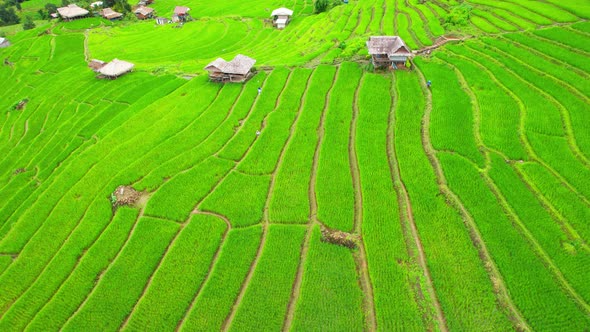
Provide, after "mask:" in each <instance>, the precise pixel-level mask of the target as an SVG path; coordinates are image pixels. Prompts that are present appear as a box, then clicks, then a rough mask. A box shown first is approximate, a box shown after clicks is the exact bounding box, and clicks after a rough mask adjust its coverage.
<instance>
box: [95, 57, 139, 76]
mask: <svg viewBox="0 0 590 332" xmlns="http://www.w3.org/2000/svg"><path fill="white" fill-rule="evenodd" d="M133 67H135V65H134V64H132V63H130V62H127V61H122V60H119V59H114V60H113V61H111V62H109V63H107V64H106V65H104V67H102V68H100V70H99V71H98V72H99V73H101V74H103V75H104V76H109V77H117V76H121V75H123V74H125V73H127V72H130V71H131V69H133Z"/></svg>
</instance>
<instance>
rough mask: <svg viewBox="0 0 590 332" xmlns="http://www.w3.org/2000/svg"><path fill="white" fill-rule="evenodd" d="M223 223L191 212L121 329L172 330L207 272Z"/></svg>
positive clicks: (220, 235)
mask: <svg viewBox="0 0 590 332" xmlns="http://www.w3.org/2000/svg"><path fill="white" fill-rule="evenodd" d="M227 227H228V226H227V225H226V224H225V222H223V220H221V219H219V218H216V217H213V216H208V215H193V216H192V217H191V219H190V221H189V222H188V224H187V225H186V226H185V227H184V228H183V229H182V231H181V232H180V234H179V235H178V238H177V239H176V240H175V241H174V244H173V245H172V246H171V247H170V250H169V251H168V253H167V254H166V256H165V257H164V259H163V260H162V263H161V264H160V266H159V267H158V270H157V271H156V272H155V273H154V275H153V277H152V278H151V283H150V286H149V288H147V290H146V292H145V293H144V294H143V296H142V297H141V299H140V300H139V301H138V302H137V304H136V305H135V308H134V310H133V312H132V313H131V316H129V318H128V321H127V324H126V326H125V327H124V329H123V330H131V331H135V330H144V331H147V330H151V331H163V330H173V329H174V328H175V327H176V326H177V325H178V322H179V321H180V320H181V319H182V316H183V313H184V312H185V311H186V310H187V308H188V307H189V305H190V302H191V300H192V298H193V295H194V294H195V292H196V291H197V290H198V289H199V288H200V287H201V285H202V284H203V282H204V281H205V279H206V277H207V274H208V273H209V266H210V265H211V263H212V260H213V257H214V255H215V253H216V252H217V250H219V248H220V246H221V245H222V243H223V239H224V234H225V233H226V232H227Z"/></svg>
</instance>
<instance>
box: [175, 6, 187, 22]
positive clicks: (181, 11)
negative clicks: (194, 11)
mask: <svg viewBox="0 0 590 332" xmlns="http://www.w3.org/2000/svg"><path fill="white" fill-rule="evenodd" d="M189 10H191V9H190V8H188V7H185V6H176V7H175V8H174V15H173V16H172V21H173V22H181V21H182V22H184V21H185V20H186V16H187V15H188V12H189Z"/></svg>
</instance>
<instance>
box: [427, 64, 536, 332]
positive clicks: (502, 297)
mask: <svg viewBox="0 0 590 332" xmlns="http://www.w3.org/2000/svg"><path fill="white" fill-rule="evenodd" d="M416 72H417V73H418V75H419V78H420V83H421V86H422V90H423V93H424V95H425V96H426V105H425V109H424V117H423V119H422V145H423V147H424V151H425V153H426V156H427V157H428V159H429V161H430V163H431V165H432V168H433V169H434V172H435V174H436V178H437V182H438V186H439V188H440V191H441V192H442V193H443V195H444V196H445V198H446V200H447V201H448V202H450V203H451V205H452V206H453V207H454V208H456V209H457V210H458V211H459V213H460V215H461V217H462V219H463V222H464V224H465V226H466V227H467V230H468V233H469V237H470V238H471V242H472V243H473V246H474V247H475V248H476V249H477V251H478V253H479V257H480V259H481V260H482V263H483V266H484V267H485V269H486V271H487V273H488V277H489V278H490V281H491V283H492V286H493V287H494V292H495V295H496V298H497V299H498V304H499V306H500V308H501V309H502V311H504V312H505V313H506V314H507V316H508V318H509V319H510V320H511V321H512V323H513V326H514V327H515V329H517V330H519V329H524V330H531V328H530V327H529V326H528V324H527V322H526V320H525V319H524V317H523V316H522V314H521V313H520V311H519V310H518V309H517V307H516V306H515V305H514V303H513V302H512V299H511V298H510V295H509V293H508V289H507V288H506V285H505V284H504V279H503V278H502V275H501V274H500V271H499V270H498V268H497V266H496V264H495V263H494V261H493V260H492V258H491V255H490V253H489V251H488V249H487V246H486V244H485V242H484V241H483V238H482V236H481V234H480V233H479V230H478V228H477V226H476V224H475V221H474V220H473V218H472V217H471V215H470V214H469V212H468V211H467V209H466V208H465V206H464V205H463V203H462V202H461V200H460V199H459V197H458V196H457V195H455V193H454V192H453V191H451V189H450V188H449V187H448V185H447V181H446V178H445V175H444V173H443V171H442V166H441V165H440V162H439V161H438V159H437V158H436V152H435V150H434V147H433V146H432V142H431V140H430V114H431V112H432V94H431V92H430V90H428V89H426V88H425V87H426V79H425V78H424V75H423V74H422V72H421V71H420V70H419V69H418V68H416Z"/></svg>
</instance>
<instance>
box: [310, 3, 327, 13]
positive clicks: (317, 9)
mask: <svg viewBox="0 0 590 332" xmlns="http://www.w3.org/2000/svg"><path fill="white" fill-rule="evenodd" d="M329 5H330V2H329V1H328V0H315V3H314V7H315V12H316V13H322V12H325V11H326V10H327V9H328V6H329Z"/></svg>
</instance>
